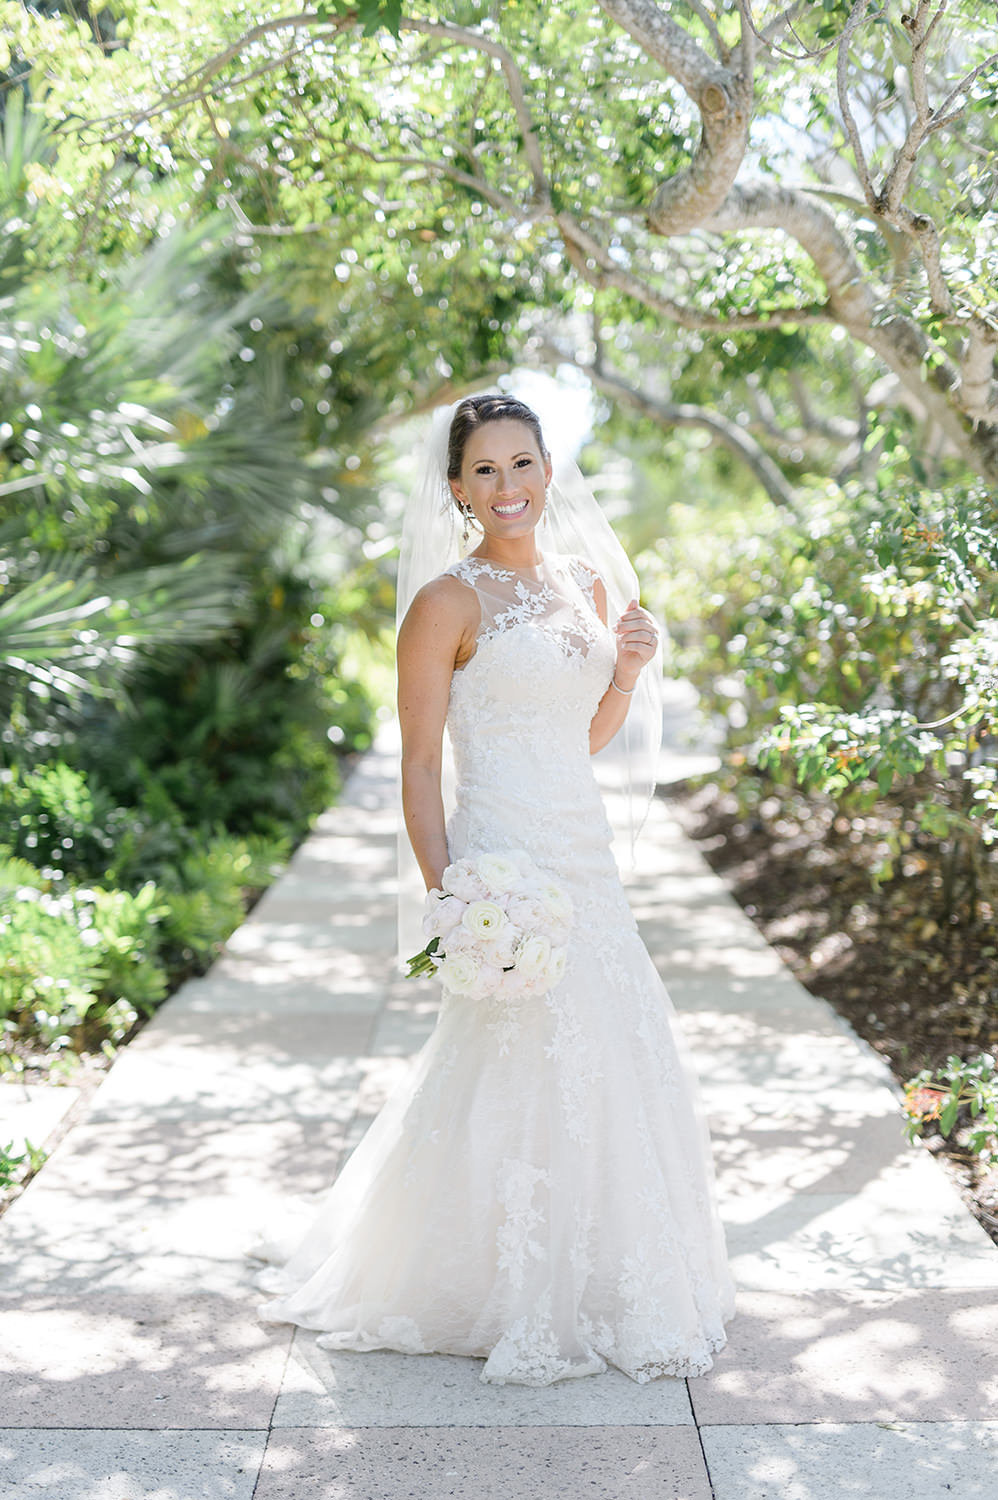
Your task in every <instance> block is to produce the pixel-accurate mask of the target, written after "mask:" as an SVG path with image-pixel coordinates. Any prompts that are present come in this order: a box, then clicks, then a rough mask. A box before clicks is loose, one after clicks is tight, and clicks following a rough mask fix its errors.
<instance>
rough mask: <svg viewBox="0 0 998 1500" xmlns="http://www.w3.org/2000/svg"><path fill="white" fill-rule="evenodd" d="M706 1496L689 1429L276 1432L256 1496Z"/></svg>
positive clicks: (663, 1499)
mask: <svg viewBox="0 0 998 1500" xmlns="http://www.w3.org/2000/svg"><path fill="white" fill-rule="evenodd" d="M305 1496H310V1497H316V1500H319V1497H321V1500H389V1497H391V1500H395V1497H396V1496H397V1497H399V1500H401V1497H403V1496H405V1497H408V1496H420V1497H422V1496H426V1497H427V1500H580V1497H582V1496H586V1497H588V1496H592V1497H593V1500H597V1497H598V1500H608V1497H611V1496H612V1497H613V1500H617V1497H620V1500H711V1490H710V1481H709V1478H708V1476H707V1471H706V1468H705V1466H704V1461H703V1455H702V1453H701V1451H700V1444H699V1441H698V1439H697V1434H696V1429H695V1428H693V1427H665V1428H662V1427H659V1428H652V1429H649V1428H645V1427H639V1428H634V1427H590V1428H589V1429H588V1430H587V1432H586V1434H585V1440H584V1441H580V1435H579V1431H578V1428H572V1427H529V1428H525V1427H489V1428H488V1429H486V1430H484V1431H483V1430H482V1428H480V1427H448V1428H445V1429H441V1428H439V1427H433V1428H430V1429H426V1428H420V1427H409V1426H405V1427H393V1428H360V1429H356V1430H353V1431H347V1430H345V1429H343V1428H339V1429H336V1428H328V1427H325V1428H302V1429H299V1430H297V1431H283V1432H275V1433H274V1435H273V1436H272V1438H271V1440H270V1443H269V1444H268V1446H267V1454H266V1458H265V1459H264V1464H263V1472H262V1474H261V1475H260V1482H259V1484H258V1486H257V1489H256V1494H255V1496H254V1500H304V1497H305Z"/></svg>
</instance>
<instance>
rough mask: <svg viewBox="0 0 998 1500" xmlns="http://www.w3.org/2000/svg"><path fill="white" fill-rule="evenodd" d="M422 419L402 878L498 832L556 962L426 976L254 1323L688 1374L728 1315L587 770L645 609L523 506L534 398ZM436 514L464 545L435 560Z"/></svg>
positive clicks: (581, 1370)
mask: <svg viewBox="0 0 998 1500" xmlns="http://www.w3.org/2000/svg"><path fill="white" fill-rule="evenodd" d="M447 415H448V416H449V417H451V420H450V421H449V426H448V427H447V428H446V430H445V431H444V432H443V433H442V434H441V436H442V437H443V438H444V441H443V442H439V441H438V442H437V443H436V444H435V445H434V444H433V443H432V442H431V452H430V458H429V460H428V465H429V467H428V470H427V476H426V483H425V484H424V486H423V489H422V491H421V494H422V496H423V500H422V501H421V502H419V503H418V504H417V505H416V508H415V510H414V511H413V512H412V513H410V515H409V516H407V521H406V529H407V533H408V537H407V541H405V542H404V546H403V566H402V568H400V587H401V588H402V590H403V597H402V598H400V611H401V609H402V608H403V605H407V606H408V607H407V608H406V609H405V613H404V618H403V619H402V623H401V627H400V629H399V634H398V709H399V721H400V725H401V730H402V804H403V813H404V817H405V824H406V828H407V831H408V835H409V840H410V842H411V846H412V851H413V853H414V855H415V858H416V860H417V861H418V865H419V869H420V871H421V872H422V876H423V880H424V881H425V884H426V887H427V889H432V888H435V887H439V886H440V885H441V880H442V876H443V873H444V870H445V868H446V866H447V865H449V864H450V863H451V862H452V861H453V860H456V859H458V858H460V857H462V856H465V855H476V854H481V853H485V852H497V851H502V850H513V849H523V850H526V851H527V853H528V854H529V855H530V856H531V858H532V859H533V860H534V862H535V863H536V864H537V865H538V866H540V868H541V869H542V870H543V871H544V872H545V873H546V874H549V875H550V876H551V877H552V878H553V879H554V880H555V881H557V882H558V883H559V884H560V885H562V886H563V887H564V888H565V889H566V890H567V892H568V893H569V894H570V896H571V898H572V901H573V904H574V913H575V917H574V925H573V929H572V936H571V940H570V947H569V953H568V961H567V965H566V969H565V973H564V977H563V978H562V979H561V980H560V981H559V982H558V983H557V984H555V986H554V987H553V988H552V989H551V990H549V991H548V993H546V994H544V995H543V996H539V997H538V996H533V997H531V998H523V999H519V1000H515V1001H512V1000H500V999H498V998H497V997H493V998H492V999H490V1000H487V1001H482V1000H473V999H471V998H470V997H468V996H462V995H457V994H453V993H450V992H448V991H447V990H444V992H443V998H442V1005H441V1010H440V1016H439V1019H438V1021H437V1025H436V1028H435V1030H434V1032H433V1034H432V1036H431V1037H430V1039H429V1040H428V1041H427V1043H426V1045H425V1046H424V1047H423V1049H422V1051H421V1052H420V1053H419V1055H418V1056H417V1058H416V1060H415V1067H414V1071H413V1074H412V1076H411V1077H409V1078H407V1079H406V1080H405V1082H404V1083H403V1084H401V1085H400V1086H399V1087H398V1088H397V1089H396V1091H395V1093H394V1094H393V1095H392V1096H391V1098H390V1099H389V1100H388V1102H387V1103H386V1105H385V1107H384V1109H383V1110H382V1112H381V1113H380V1115H379V1116H378V1118H377V1119H376V1121H375V1122H374V1124H373V1125H372V1126H371V1128H370V1130H369V1131H368V1133H367V1135H366V1136H365V1138H364V1140H363V1141H362V1142H361V1144H360V1145H359V1146H358V1148H357V1149H356V1151H355V1152H354V1154H353V1156H352V1157H351V1158H350V1160H349V1161H348V1162H347V1165H346V1166H345V1168H344V1169H343V1171H342V1173H341V1174H340V1177H339V1178H338V1180H337V1181H336V1183H335V1184H334V1185H333V1187H332V1189H331V1190H330V1193H329V1195H328V1197H327V1199H326V1202H325V1205H324V1207H323V1208H322V1210H321V1211H320V1213H319V1215H318V1217H317V1218H316V1220H315V1222H314V1223H313V1224H312V1226H311V1228H310V1229H309V1230H308V1232H307V1233H306V1235H305V1237H304V1239H303V1240H302V1241H301V1243H300V1244H299V1246H298V1248H297V1249H296V1250H295V1252H294V1254H293V1255H292V1256H291V1258H290V1260H288V1262H287V1263H286V1264H285V1265H284V1266H283V1267H282V1268H280V1269H274V1270H271V1271H269V1272H267V1273H265V1276H266V1278H267V1279H266V1280H265V1281H264V1283H263V1284H264V1286H265V1287H266V1289H267V1290H270V1291H273V1292H276V1293H277V1294H278V1295H277V1297H276V1300H274V1301H271V1302H269V1303H267V1304H265V1306H264V1307H263V1308H262V1309H261V1316H262V1317H263V1318H264V1319H266V1320H269V1321H288V1322H293V1323H297V1324H299V1325H301V1326H302V1327H305V1328H312V1329H318V1330H321V1331H322V1337H321V1338H320V1339H319V1343H320V1344H322V1345H323V1346H324V1347H326V1348H330V1349H353V1350H368V1349H395V1350H402V1351H404V1352H407V1353H430V1352H437V1353H448V1354H461V1355H472V1356H477V1357H479V1358H482V1359H484V1360H485V1364H484V1368H483V1370H482V1374H481V1378H482V1379H483V1380H485V1381H492V1382H496V1383H505V1382H517V1383H520V1384H524V1385H534V1386H540V1385H546V1384H549V1383H550V1382H552V1381H555V1380H561V1379H564V1378H566V1377H569V1376H581V1375H588V1374H596V1373H599V1372H601V1371H603V1370H605V1369H606V1368H607V1365H608V1364H612V1365H614V1366H615V1367H616V1368H617V1369H619V1370H622V1371H623V1372H624V1373H625V1374H627V1375H629V1376H630V1377H631V1378H632V1379H633V1380H636V1381H639V1382H645V1381H648V1380H652V1379H654V1378H656V1377H658V1376H662V1375H671V1376H687V1375H698V1374H701V1373H703V1372H704V1371H705V1370H707V1369H709V1368H710V1366H711V1363H712V1354H713V1353H714V1352H715V1351H716V1350H718V1349H719V1348H721V1346H722V1345H723V1344H724V1341H725V1334H724V1323H725V1321H726V1319H727V1318H729V1317H730V1316H731V1314H732V1311H733V1291H732V1286H731V1281H730V1278H729V1274H728V1270H727V1261H726V1256H725V1249H724V1238H723V1232H722V1230H721V1227H720V1223H719V1220H718V1217H717V1210H716V1207H715V1203H714V1195H713V1174H712V1167H711V1162H710V1154H709V1142H708V1139H707V1133H706V1129H705V1127H704V1125H703V1123H702V1120H701V1116H700V1113H699V1105H698V1102H697V1098H696V1093H695V1085H694V1083H693V1082H692V1080H691V1079H690V1077H689V1075H688V1073H687V1071H686V1067H685V1064H684V1062H683V1060H682V1057H681V1054H680V1052H679V1050H678V1048H677V1041H676V1038H675V1035H674V1031H673V1017H672V1009H671V1005H670V1002H669V1000H668V997H667V995H666V993H665V990H664V988H663V985H662V982H661V980H660V978H659V976H658V974H657V972H656V970H655V968H654V966H653V964H652V962H651V959H650V957H649V955H648V952H647V950H646V948H645V946H644V944H643V942H642V940H641V938H640V936H639V934H638V930H637V925H636V923H635V920H634V917H633V914H632V913H631V910H630V907H629V906H628V903H627V900H626V897H625V894H624V891H623V887H622V885H621V883H620V879H619V875H618V872H617V867H616V865H615V862H614V858H613V854H612V852H611V847H610V844H611V829H610V825H609V823H608V821H607V817H606V813H605V811H604V806H603V801H602V797H601V794H600V791H599V787H598V786H597V783H596V780H595V776H594V774H593V769H592V765H591V763H590V756H591V755H592V754H593V753H594V752H596V751H597V750H599V749H600V748H601V747H602V746H604V745H606V744H607V743H608V741H609V740H610V739H611V738H612V737H613V736H614V735H615V734H616V733H617V731H618V730H619V729H620V728H621V726H622V725H623V724H624V722H625V719H626V717H627V714H628V710H629V707H630V706H631V703H632V699H633V696H634V694H635V691H636V689H637V688H638V686H639V684H640V682H641V681H642V679H641V673H642V669H643V668H644V667H645V666H646V664H647V663H648V662H649V661H651V660H652V659H653V657H654V655H655V651H656V645H657V632H656V627H655V623H654V621H653V619H652V617H651V616H650V615H649V614H648V613H647V612H646V611H645V610H644V609H642V608H640V606H639V605H638V603H637V599H636V597H635V596H636V592H637V591H636V587H633V586H632V589H631V590H629V592H632V597H630V598H629V599H628V598H626V596H623V597H619V599H618V601H616V603H617V607H616V611H615V612H616V615H617V618H616V619H615V620H614V619H613V610H614V604H615V600H614V598H613V597H612V594H613V593H614V590H613V589H612V588H611V587H610V586H609V584H608V581H609V580H611V579H616V578H619V577H620V566H619V564H620V561H621V557H620V555H619V553H620V549H619V544H618V543H616V541H615V539H613V538H612V534H611V533H610V532H609V528H608V527H607V526H606V523H605V522H604V521H603V520H602V518H601V517H600V516H599V515H598V507H596V504H595V501H594V500H593V499H592V497H591V496H588V492H586V494H587V496H588V498H587V499H584V500H583V501H582V502H579V500H578V497H577V496H576V498H575V499H574V500H573V499H572V498H571V497H570V496H568V495H567V488H566V492H565V493H563V492H562V490H560V489H558V488H557V484H556V485H555V486H554V487H553V488H552V491H551V498H550V499H549V487H550V486H551V485H552V477H553V476H552V463H551V459H550V456H549V453H548V449H547V446H546V444H545V442H544V438H543V435H542V432H541V428H540V424H539V422H538V419H537V417H536V415H535V414H534V412H533V411H532V410H530V408H528V407H527V406H525V405H523V404H522V403H521V402H519V401H517V400H515V399H513V398H512V397H509V396H495V395H486V396H472V397H469V398H468V399H466V400H464V401H462V402H460V403H459V404H458V405H457V407H456V409H455V410H454V411H453V413H452V414H451V413H448V414H447ZM439 427H440V424H439V423H438V429H439ZM441 498H442V499H443V505H441ZM555 498H556V503H554V500H555ZM549 504H550V509H551V512H552V514H551V524H550V525H549V524H548V522H547V521H546V519H545V515H546V509H547V508H548V506H549ZM560 508H563V509H564V511H565V512H566V514H563V515H562V516H561V523H562V526H561V530H559V529H558V521H559V517H558V514H557V512H558V510H559V509H560ZM569 510H571V511H572V515H573V518H574V521H575V522H576V525H575V529H574V530H573V529H572V528H571V527H570V526H566V524H565V523H566V520H567V519H568V517H567V512H568V511H569ZM455 517H456V518H457V519H458V520H459V522H460V523H461V524H462V527H463V533H464V539H465V545H466V546H467V545H469V544H470V540H469V539H470V538H471V537H472V535H474V536H475V537H476V538H477V541H476V542H475V543H474V545H473V546H472V550H471V551H470V552H468V553H467V555H466V556H463V557H459V558H458V559H457V560H456V561H454V562H452V563H451V564H450V565H449V566H443V564H444V562H445V560H446V557H445V553H446V537H447V534H448V528H449V527H451V524H452V518H455ZM442 523H445V524H442ZM555 535H557V536H558V537H559V538H560V537H563V536H565V535H568V536H571V537H572V538H574V539H577V538H579V537H580V536H581V537H583V538H584V539H585V541H587V542H588V544H589V547H590V555H585V554H583V553H580V552H579V551H578V550H575V551H571V552H569V551H555V550H553V549H552V546H551V544H550V540H549V539H550V538H551V537H552V536H555ZM440 538H443V539H444V540H443V541H442V542H441V541H440V540H439V539H440ZM433 539H437V540H435V541H434V540H433ZM431 541H432V544H433V546H435V547H437V549H438V555H437V557H436V559H432V558H431V559H427V556H426V553H427V547H428V545H429V544H430V542H431ZM420 556H421V557H422V561H421V562H419V561H414V559H417V558H419V557H420ZM428 564H430V565H432V566H431V571H432V570H433V569H439V570H440V571H438V572H437V575H436V576H430V572H426V569H427V566H428ZM625 566H626V565H625ZM421 570H422V571H424V572H426V578H427V580H428V581H425V582H422V586H421V587H418V588H416V589H415V591H414V593H413V597H412V598H411V603H410V602H409V600H408V598H407V597H406V595H407V594H408V593H410V592H413V590H412V584H413V583H414V582H415V583H419V582H420V581H421V580H420V579H419V576H418V575H419V572H420V571H421ZM413 572H415V574H416V577H415V579H413V576H412V575H413ZM625 576H628V575H626V573H625ZM631 576H632V575H631ZM625 587H626V585H625ZM618 593H619V591H618ZM611 620H612V621H613V623H612V624H611ZM646 678H647V674H646ZM445 724H446V728H447V731H448V734H449V739H450V742H451V744H452V747H453V755H454V763H455V770H456V787H457V790H456V806H455V807H454V809H453V811H452V812H451V814H450V817H449V818H445V811H444V803H443V797H442V794H441V765H442V745H443V741H444V728H445ZM656 728H657V726H656ZM417 946H418V944H417Z"/></svg>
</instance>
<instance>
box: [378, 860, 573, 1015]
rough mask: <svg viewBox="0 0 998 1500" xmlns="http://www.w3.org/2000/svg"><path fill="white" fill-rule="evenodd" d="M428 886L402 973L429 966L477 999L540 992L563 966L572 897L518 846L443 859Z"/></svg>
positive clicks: (449, 986)
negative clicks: (418, 935)
mask: <svg viewBox="0 0 998 1500" xmlns="http://www.w3.org/2000/svg"><path fill="white" fill-rule="evenodd" d="M442 881H443V889H442V890H432V891H429V892H427V896H426V916H425V917H424V918H423V932H424V933H425V934H426V936H427V937H428V938H429V939H430V941H429V943H428V944H427V945H426V947H425V948H424V949H423V951H422V952H421V953H417V954H416V955H415V956H414V957H413V958H410V959H409V960H408V963H409V972H408V976H407V977H408V978H410V979H412V978H415V977H417V976H419V975H421V974H433V975H435V976H436V978H437V979H439V980H440V982H441V983H442V984H443V986H444V988H445V989H448V990H453V991H454V993H455V994H458V995H470V996H472V997H473V998H475V999H476V1000H477V999H484V998H485V997H487V996H489V995H498V996H501V997H502V998H504V999H515V998H517V997H519V996H521V995H536V994H543V992H544V991H545V990H549V989H551V988H552V986H553V985H556V984H557V983H558V981H559V980H560V979H561V977H562V975H563V974H564V972H565V958H566V953H567V947H566V945H567V942H568V934H569V930H570V928H571V925H572V900H571V897H570V896H569V895H568V893H567V892H566V891H564V890H563V889H562V888H561V886H560V885H557V884H556V883H555V882H554V881H553V880H551V879H550V877H549V876H547V875H545V874H544V873H543V871H542V870H539V869H538V868H537V866H536V865H535V864H534V862H533V860H532V859H531V858H530V856H529V855H528V854H526V853H525V852H524V851H523V850H522V849H515V850H512V851H510V852H504V853H501V854H479V855H477V856H475V857H474V858H471V859H459V860H456V861H455V862H454V864H452V865H448V866H447V869H446V870H445V871H444V873H443V877H442Z"/></svg>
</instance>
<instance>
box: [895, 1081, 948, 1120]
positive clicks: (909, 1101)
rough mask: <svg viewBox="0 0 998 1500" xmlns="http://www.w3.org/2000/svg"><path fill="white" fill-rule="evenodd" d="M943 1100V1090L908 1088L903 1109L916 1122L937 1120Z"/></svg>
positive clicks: (944, 1091) (944, 1092)
mask: <svg viewBox="0 0 998 1500" xmlns="http://www.w3.org/2000/svg"><path fill="white" fill-rule="evenodd" d="M945 1098H946V1090H945V1089H927V1088H909V1089H906V1091H905V1100H904V1107H905V1109H906V1110H907V1112H908V1114H910V1115H911V1116H912V1117H913V1118H914V1119H916V1120H938V1118H939V1115H940V1112H941V1110H942V1105H943V1100H944V1099H945Z"/></svg>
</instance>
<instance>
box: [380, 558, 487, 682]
mask: <svg viewBox="0 0 998 1500" xmlns="http://www.w3.org/2000/svg"><path fill="white" fill-rule="evenodd" d="M480 621H481V606H480V605H479V602H478V596H477V595H476V593H475V591H474V589H470V588H468V586H467V585H466V584H463V583H461V582H459V580H458V579H457V578H455V577H454V576H453V575H452V574H449V573H441V574H440V576H439V577H438V578H431V579H430V581H429V583H424V584H423V587H422V588H421V589H419V590H418V591H417V592H416V593H415V594H414V595H413V599H412V603H411V604H410V605H409V608H408V610H407V611H406V616H405V619H404V620H403V621H402V625H401V628H400V630H399V651H400V653H402V655H406V654H407V653H408V652H416V653H417V654H418V655H420V656H422V655H423V653H424V652H427V651H428V652H430V653H431V654H432V655H433V656H438V655H439V656H442V657H443V658H445V659H446V660H448V661H449V662H451V663H452V664H453V663H455V662H459V661H461V660H462V659H463V658H464V657H465V656H466V655H468V654H469V652H470V650H472V649H473V642H474V639H475V635H476V632H477V630H478V626H479V623H480Z"/></svg>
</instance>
